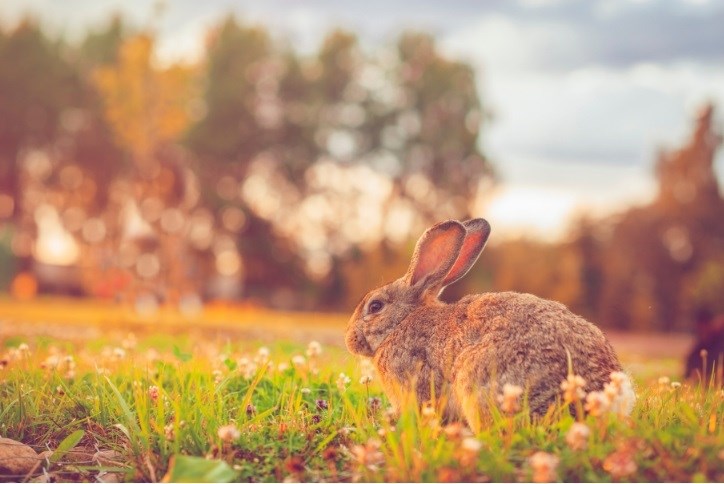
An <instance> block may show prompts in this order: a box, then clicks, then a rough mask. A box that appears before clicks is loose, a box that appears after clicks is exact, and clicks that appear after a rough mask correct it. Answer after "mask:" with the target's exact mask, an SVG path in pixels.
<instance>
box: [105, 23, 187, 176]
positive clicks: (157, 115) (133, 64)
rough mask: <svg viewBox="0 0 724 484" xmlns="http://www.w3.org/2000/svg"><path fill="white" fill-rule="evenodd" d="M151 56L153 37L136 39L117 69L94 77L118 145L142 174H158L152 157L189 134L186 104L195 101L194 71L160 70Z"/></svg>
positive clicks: (125, 47) (123, 49) (125, 45)
mask: <svg viewBox="0 0 724 484" xmlns="http://www.w3.org/2000/svg"><path fill="white" fill-rule="evenodd" d="M152 54H153V38H152V37H151V35H149V34H139V35H135V36H132V37H130V38H128V39H127V40H125V41H124V42H123V44H122V45H121V47H120V50H119V52H118V62H117V64H114V65H111V66H105V67H100V68H98V70H97V71H96V72H95V75H94V83H95V86H96V88H97V89H98V91H99V93H100V94H101V97H102V99H103V105H104V109H105V116H106V119H107V120H108V123H109V125H110V126H111V128H112V129H113V132H114V134H115V137H116V139H117V143H118V144H119V145H120V146H123V147H124V149H125V150H127V151H128V152H130V154H131V156H132V160H133V163H134V164H136V165H137V167H138V168H139V169H140V170H141V171H147V170H149V169H150V170H151V171H153V170H155V167H154V166H153V165H152V160H153V156H154V152H155V151H156V150H157V149H159V148H160V147H163V146H165V145H168V144H171V143H173V142H174V141H175V140H176V139H178V138H179V136H180V135H181V133H183V132H184V131H185V130H186V129H187V127H188V125H189V122H190V116H189V109H188V100H189V98H191V99H193V98H194V93H193V89H194V85H195V84H194V81H195V79H194V69H193V68H190V67H186V66H182V65H179V64H176V65H173V66H171V67H168V68H157V67H156V66H155V65H154V63H153V59H152Z"/></svg>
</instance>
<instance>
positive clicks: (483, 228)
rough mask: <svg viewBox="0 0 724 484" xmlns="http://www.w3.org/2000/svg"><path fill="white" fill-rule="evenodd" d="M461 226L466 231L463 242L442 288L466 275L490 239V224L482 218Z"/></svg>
mask: <svg viewBox="0 0 724 484" xmlns="http://www.w3.org/2000/svg"><path fill="white" fill-rule="evenodd" d="M463 226H464V227H465V229H466V230H467V234H466V235H465V241H464V242H463V246H462V247H461V248H460V253H459V254H458V258H457V260H455V264H453V266H452V269H450V272H448V273H447V276H445V280H444V281H442V285H443V286H448V285H450V284H452V283H453V282H457V281H459V280H460V279H461V278H462V277H463V276H464V275H465V274H467V273H468V271H469V270H470V268H471V267H473V265H474V264H475V261H477V260H478V257H480V253H481V252H482V251H483V249H484V248H485V244H486V243H487V242H488V237H490V224H489V223H488V221H487V220H485V219H484V218H474V219H471V220H468V221H467V222H464V223H463Z"/></svg>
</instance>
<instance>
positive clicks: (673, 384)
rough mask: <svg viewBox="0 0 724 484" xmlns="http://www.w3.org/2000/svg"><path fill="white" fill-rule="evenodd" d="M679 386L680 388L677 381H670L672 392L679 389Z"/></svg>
mask: <svg viewBox="0 0 724 484" xmlns="http://www.w3.org/2000/svg"><path fill="white" fill-rule="evenodd" d="M680 386H681V382H678V381H672V382H671V388H673V389H674V390H676V389H677V388H679V387H680Z"/></svg>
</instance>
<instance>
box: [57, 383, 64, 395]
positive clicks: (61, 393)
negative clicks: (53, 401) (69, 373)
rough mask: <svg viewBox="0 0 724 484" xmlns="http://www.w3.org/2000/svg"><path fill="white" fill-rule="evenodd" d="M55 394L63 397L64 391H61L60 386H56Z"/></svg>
mask: <svg viewBox="0 0 724 484" xmlns="http://www.w3.org/2000/svg"><path fill="white" fill-rule="evenodd" d="M55 393H57V394H58V395H65V390H63V387H62V386H60V385H58V386H57V387H55Z"/></svg>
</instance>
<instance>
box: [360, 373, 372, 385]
mask: <svg viewBox="0 0 724 484" xmlns="http://www.w3.org/2000/svg"><path fill="white" fill-rule="evenodd" d="M371 381H372V377H371V376H370V375H363V376H362V378H360V379H359V383H360V385H369V384H370V382H371Z"/></svg>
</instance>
